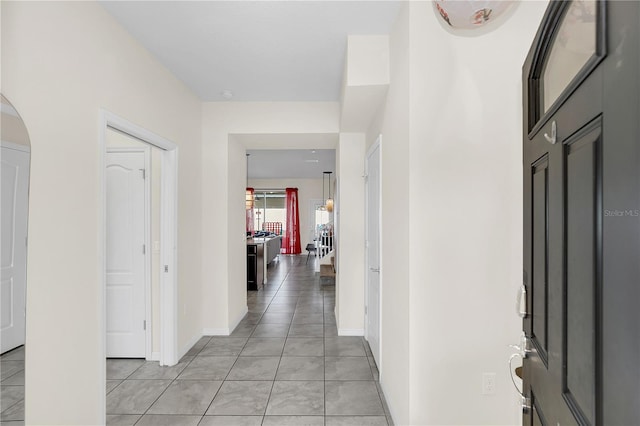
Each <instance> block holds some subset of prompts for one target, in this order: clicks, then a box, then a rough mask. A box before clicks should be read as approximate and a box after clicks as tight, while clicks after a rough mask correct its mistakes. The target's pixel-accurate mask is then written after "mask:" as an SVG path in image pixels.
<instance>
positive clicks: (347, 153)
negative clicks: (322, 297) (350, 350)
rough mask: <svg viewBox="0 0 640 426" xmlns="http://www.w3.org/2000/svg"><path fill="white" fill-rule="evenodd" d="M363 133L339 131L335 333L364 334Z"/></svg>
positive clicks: (342, 334) (347, 334) (343, 334)
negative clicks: (336, 331)
mask: <svg viewBox="0 0 640 426" xmlns="http://www.w3.org/2000/svg"><path fill="white" fill-rule="evenodd" d="M364 145H365V135H364V134H363V133H341V134H340V142H339V144H338V151H337V153H336V154H337V157H338V159H339V161H338V172H337V173H338V176H339V180H338V185H339V187H340V189H339V191H338V197H339V198H338V200H337V206H338V215H337V218H336V219H335V220H336V221H337V222H338V224H337V226H338V232H339V233H337V238H338V241H337V251H336V253H337V256H338V259H337V260H336V264H337V265H338V266H337V274H336V319H337V326H338V335H340V336H345V335H346V336H362V335H364V256H365V247H364V239H365V225H364V178H363V176H364V155H365V151H364Z"/></svg>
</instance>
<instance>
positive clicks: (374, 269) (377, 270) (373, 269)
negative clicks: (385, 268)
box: [369, 268, 380, 272]
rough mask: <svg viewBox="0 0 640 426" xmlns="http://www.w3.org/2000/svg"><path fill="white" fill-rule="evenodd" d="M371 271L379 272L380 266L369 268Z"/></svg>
mask: <svg viewBox="0 0 640 426" xmlns="http://www.w3.org/2000/svg"><path fill="white" fill-rule="evenodd" d="M369 270H370V271H371V272H380V268H369Z"/></svg>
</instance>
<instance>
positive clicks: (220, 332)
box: [202, 306, 249, 336]
mask: <svg viewBox="0 0 640 426" xmlns="http://www.w3.org/2000/svg"><path fill="white" fill-rule="evenodd" d="M248 312H249V308H248V307H246V306H245V307H244V309H243V310H242V313H241V314H240V315H238V317H237V318H236V319H235V321H232V322H230V323H229V327H228V328H203V329H202V335H203V336H229V335H230V334H231V333H233V330H235V329H236V327H237V326H238V324H240V322H241V321H242V319H243V318H244V317H245V315H247V313H248Z"/></svg>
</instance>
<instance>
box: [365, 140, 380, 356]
mask: <svg viewBox="0 0 640 426" xmlns="http://www.w3.org/2000/svg"><path fill="white" fill-rule="evenodd" d="M366 167H367V179H366V192H365V194H366V206H367V207H366V224H367V225H366V226H367V230H366V231H367V242H366V250H367V253H366V256H367V271H366V273H367V309H366V312H367V315H366V316H367V318H366V325H367V330H366V331H367V333H366V338H367V341H368V342H369V346H370V347H371V352H372V353H373V357H374V359H375V360H376V363H377V364H378V365H380V144H379V142H376V144H375V145H374V146H373V147H372V148H371V150H370V151H369V152H368V154H367V161H366Z"/></svg>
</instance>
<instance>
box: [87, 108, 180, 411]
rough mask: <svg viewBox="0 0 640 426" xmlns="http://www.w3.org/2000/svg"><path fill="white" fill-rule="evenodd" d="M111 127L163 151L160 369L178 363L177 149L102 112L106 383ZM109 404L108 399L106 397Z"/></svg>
mask: <svg viewBox="0 0 640 426" xmlns="http://www.w3.org/2000/svg"><path fill="white" fill-rule="evenodd" d="M109 127H111V128H113V129H115V130H118V131H121V132H124V133H126V134H128V135H131V136H133V137H135V138H137V139H140V140H141V141H143V142H146V143H148V144H149V145H153V146H155V147H157V148H160V149H162V172H161V189H160V193H161V198H162V200H161V205H160V242H161V244H160V261H161V264H162V265H164V271H163V272H162V273H161V274H160V354H159V362H160V365H169V366H170V365H175V364H176V363H177V362H178V339H177V331H178V303H177V299H178V291H177V290H178V289H177V283H178V273H177V272H178V271H177V241H178V239H177V235H178V225H177V219H178V194H177V191H178V146H177V145H176V144H175V143H173V142H171V141H169V140H168V139H165V138H163V137H161V136H159V135H157V134H155V133H153V132H151V131H149V130H147V129H144V128H142V127H140V126H138V125H136V124H133V123H131V122H130V121H128V120H126V119H124V118H122V117H119V116H117V115H116V114H113V113H111V112H109V111H107V110H104V109H101V110H100V112H99V135H98V148H99V149H98V158H99V172H98V173H99V182H100V186H101V188H100V191H101V195H100V209H99V213H98V214H99V218H98V219H99V223H100V224H101V226H100V227H99V231H98V232H99V235H98V244H99V247H98V250H99V253H100V256H99V265H98V268H99V270H98V273H99V282H100V286H101V291H100V293H99V295H100V296H99V297H100V298H101V300H100V306H101V310H102V312H101V316H100V318H101V321H102V327H101V328H102V339H100V342H101V345H102V348H101V349H102V351H101V353H102V360H103V361H102V362H103V363H104V368H103V369H102V370H103V372H102V374H103V379H104V380H106V268H105V266H106V233H107V232H106V205H107V191H106V189H107V182H106V153H107V148H106V133H107V129H108V128H109ZM105 401H106V396H105Z"/></svg>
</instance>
